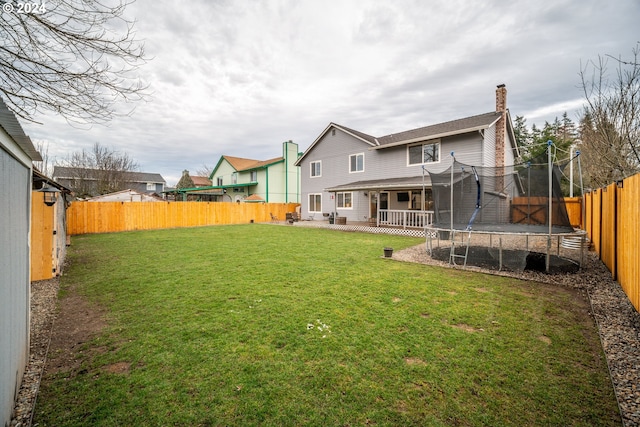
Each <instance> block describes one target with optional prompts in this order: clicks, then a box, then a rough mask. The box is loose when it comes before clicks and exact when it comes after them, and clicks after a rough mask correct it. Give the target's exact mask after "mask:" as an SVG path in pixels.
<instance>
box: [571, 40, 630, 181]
mask: <svg viewBox="0 0 640 427" xmlns="http://www.w3.org/2000/svg"><path fill="white" fill-rule="evenodd" d="M632 52H633V59H632V60H628V61H625V60H623V59H622V58H614V57H612V56H607V57H604V58H603V57H599V58H598V61H597V62H594V61H590V62H588V63H587V65H586V66H585V67H583V68H581V71H580V78H581V88H582V90H583V92H584V96H585V99H586V105H585V107H584V111H583V115H582V119H581V121H580V140H581V143H582V147H581V150H582V153H583V162H584V165H585V175H586V178H587V180H588V182H589V184H590V185H591V186H593V187H601V186H604V185H608V184H610V183H611V182H614V181H616V180H619V179H622V178H625V177H627V176H630V175H633V174H635V173H637V172H639V171H640V63H639V62H638V59H639V58H638V55H639V54H640V43H639V44H636V47H635V48H634V49H632ZM610 60H613V61H615V62H616V65H617V67H616V69H615V78H613V79H610V78H609V73H608V70H607V65H608V62H609V61H610Z"/></svg>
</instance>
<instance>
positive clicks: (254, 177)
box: [251, 171, 258, 182]
mask: <svg viewBox="0 0 640 427" xmlns="http://www.w3.org/2000/svg"><path fill="white" fill-rule="evenodd" d="M256 181H258V171H251V182H256Z"/></svg>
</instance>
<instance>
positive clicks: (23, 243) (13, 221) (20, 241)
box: [0, 128, 31, 425]
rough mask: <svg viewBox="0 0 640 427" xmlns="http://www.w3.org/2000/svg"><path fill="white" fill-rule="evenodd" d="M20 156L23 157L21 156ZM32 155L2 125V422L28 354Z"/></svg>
mask: <svg viewBox="0 0 640 427" xmlns="http://www.w3.org/2000/svg"><path fill="white" fill-rule="evenodd" d="M19 159H22V161H21V160H19ZM30 164H31V160H30V159H28V158H25V157H24V153H21V152H19V149H16V147H15V144H14V143H13V141H12V140H11V137H10V136H9V135H8V134H6V133H5V132H4V130H2V128H0V182H2V185H1V186H0V200H1V202H0V271H1V272H2V274H0V423H1V424H2V425H8V424H9V422H10V419H11V411H12V409H13V403H14V397H15V395H16V393H17V390H18V388H19V387H20V382H21V380H22V375H23V373H24V367H25V366H26V363H27V359H28V355H29V281H30V277H29V275H30V273H29V271H30V265H29V253H30V245H29V236H30V218H31V214H30V212H31V209H30V205H31V169H30V166H29V165H30Z"/></svg>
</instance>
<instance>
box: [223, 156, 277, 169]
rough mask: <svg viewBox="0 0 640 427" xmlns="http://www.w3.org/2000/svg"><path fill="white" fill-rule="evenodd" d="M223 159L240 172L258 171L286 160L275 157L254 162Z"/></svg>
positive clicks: (251, 160)
mask: <svg viewBox="0 0 640 427" xmlns="http://www.w3.org/2000/svg"><path fill="white" fill-rule="evenodd" d="M222 158H223V159H225V160H226V161H227V162H229V164H230V165H231V166H232V167H233V168H234V169H235V170H236V171H238V172H241V171H248V170H251V169H258V168H261V167H264V166H269V165H271V164H274V163H278V162H281V161H283V160H284V157H275V158H273V159H269V160H253V159H244V158H242V157H233V156H222ZM216 169H217V168H216Z"/></svg>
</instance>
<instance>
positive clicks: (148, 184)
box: [147, 182, 156, 191]
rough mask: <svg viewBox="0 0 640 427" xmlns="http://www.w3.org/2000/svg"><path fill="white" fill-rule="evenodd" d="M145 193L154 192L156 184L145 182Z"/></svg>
mask: <svg viewBox="0 0 640 427" xmlns="http://www.w3.org/2000/svg"><path fill="white" fill-rule="evenodd" d="M147 191H156V183H155V182H147Z"/></svg>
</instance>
